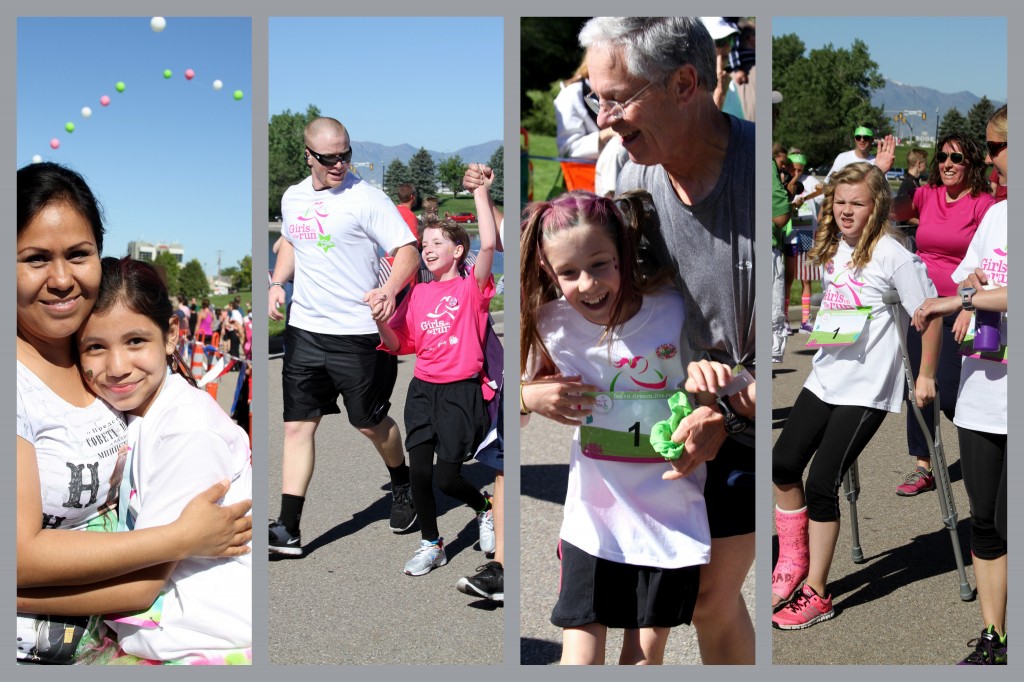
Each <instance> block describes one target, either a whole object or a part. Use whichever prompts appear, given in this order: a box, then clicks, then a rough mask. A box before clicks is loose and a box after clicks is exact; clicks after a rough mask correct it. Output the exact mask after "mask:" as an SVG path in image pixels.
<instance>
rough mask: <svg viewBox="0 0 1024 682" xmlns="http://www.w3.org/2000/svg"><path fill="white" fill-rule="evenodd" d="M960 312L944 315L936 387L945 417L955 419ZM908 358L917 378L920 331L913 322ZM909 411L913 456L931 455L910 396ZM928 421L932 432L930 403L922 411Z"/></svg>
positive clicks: (958, 385) (932, 413)
mask: <svg viewBox="0 0 1024 682" xmlns="http://www.w3.org/2000/svg"><path fill="white" fill-rule="evenodd" d="M959 315H960V313H959V312H956V313H953V314H952V315H947V316H946V317H944V318H942V346H941V350H940V351H939V363H938V366H937V368H936V370H937V371H936V373H935V387H936V388H937V389H938V391H939V407H941V408H942V413H943V414H944V415H946V419H948V420H949V421H953V415H954V414H955V413H956V398H957V393H958V392H959V391H960V366H961V365H962V364H963V361H964V359H963V356H961V355H960V344H958V343H957V342H956V339H955V338H953V323H954V322H955V321H956V318H957V317H958V316H959ZM907 358H908V359H909V360H910V366H911V367H912V368H913V369H914V379H915V380H916V379H917V373H918V372H919V371H920V369H921V334H920V333H918V331H917V330H916V329H914V325H910V328H909V329H908V330H907ZM906 411H907V449H908V450H909V451H910V456H911V457H930V456H931V455H930V454H929V451H928V441H926V440H925V438H924V434H923V433H922V432H921V425H920V424H918V422H917V416H916V415H915V414H914V410H913V407H912V406H911V405H910V402H909V399H908V400H907V401H906ZM921 415H922V416H923V417H924V421H925V424H927V425H928V430H929V432H930V433H932V434H934V433H935V424H934V422H935V410H934V408H932V406H931V405H929V406H928V409H927V410H921Z"/></svg>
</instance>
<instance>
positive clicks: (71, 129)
mask: <svg viewBox="0 0 1024 682" xmlns="http://www.w3.org/2000/svg"><path fill="white" fill-rule="evenodd" d="M64 130H66V131H68V132H69V133H73V132H75V124H74V123H72V122H71V121H68V122H67V123H65V124H64Z"/></svg>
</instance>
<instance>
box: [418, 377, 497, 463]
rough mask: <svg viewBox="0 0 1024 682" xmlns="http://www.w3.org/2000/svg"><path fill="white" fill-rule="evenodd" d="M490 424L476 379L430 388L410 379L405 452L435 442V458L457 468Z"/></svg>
mask: <svg viewBox="0 0 1024 682" xmlns="http://www.w3.org/2000/svg"><path fill="white" fill-rule="evenodd" d="M490 426H491V421H490V419H489V418H488V417H487V410H486V409H485V408H484V396H483V392H482V390H481V387H480V379H478V378H473V379H465V380H463V381H455V382H452V383H450V384H432V383H430V382H428V381H423V380H422V379H417V378H416V377H413V379H412V381H410V382H409V391H408V392H407V393H406V396H405V449H406V450H407V451H411V450H412V449H413V448H414V447H415V446H417V445H420V444H422V443H427V442H430V441H435V445H434V452H436V453H437V458H438V459H439V460H443V461H445V462H452V463H453V464H461V463H462V462H465V461H467V460H470V459H472V458H473V454H474V453H475V452H476V449H477V446H479V445H480V443H481V442H482V441H483V439H484V436H486V435H487V430H488V429H489V428H490Z"/></svg>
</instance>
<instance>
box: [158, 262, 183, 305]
mask: <svg viewBox="0 0 1024 682" xmlns="http://www.w3.org/2000/svg"><path fill="white" fill-rule="evenodd" d="M153 265H155V266H156V268H157V270H160V271H162V272H163V274H164V283H166V284H167V291H169V292H170V293H171V295H172V296H177V295H178V293H179V292H178V274H179V271H180V270H181V268H179V267H178V258H177V256H175V255H174V254H172V253H171V252H170V251H161V252H160V253H158V254H156V258H154V259H153Z"/></svg>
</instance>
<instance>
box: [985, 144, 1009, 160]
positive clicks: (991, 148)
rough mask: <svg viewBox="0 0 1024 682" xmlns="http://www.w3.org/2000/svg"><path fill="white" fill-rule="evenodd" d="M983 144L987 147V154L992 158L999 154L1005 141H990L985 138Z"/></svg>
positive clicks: (1004, 147)
mask: <svg viewBox="0 0 1024 682" xmlns="http://www.w3.org/2000/svg"><path fill="white" fill-rule="evenodd" d="M985 146H986V147H988V155H989V156H991V157H992V158H993V159H994V158H996V157H997V156H999V152H1001V151H1003V150H1004V149H1006V143H1005V142H991V141H989V140H985Z"/></svg>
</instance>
